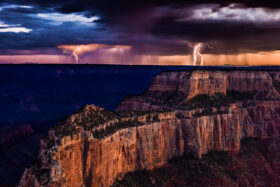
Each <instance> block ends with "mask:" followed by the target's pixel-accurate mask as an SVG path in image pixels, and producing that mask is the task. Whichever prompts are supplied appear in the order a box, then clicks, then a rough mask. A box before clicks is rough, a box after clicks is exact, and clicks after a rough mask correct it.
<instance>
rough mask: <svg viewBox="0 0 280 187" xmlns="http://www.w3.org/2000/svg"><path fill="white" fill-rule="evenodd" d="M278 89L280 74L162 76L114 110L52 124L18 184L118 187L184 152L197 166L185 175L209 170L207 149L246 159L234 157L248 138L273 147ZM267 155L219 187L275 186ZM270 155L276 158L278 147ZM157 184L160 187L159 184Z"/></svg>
mask: <svg viewBox="0 0 280 187" xmlns="http://www.w3.org/2000/svg"><path fill="white" fill-rule="evenodd" d="M279 85H280V73H279V72H276V71H246V70H229V71H218V70H194V71H170V72H162V73H160V74H159V75H158V76H156V77H155V78H154V79H153V80H152V82H151V84H150V87H149V89H148V90H147V91H146V92H144V93H142V94H139V95H137V96H129V97H127V98H125V99H124V101H123V102H122V103H121V104H120V105H119V106H118V107H117V109H116V111H106V110H104V109H102V108H99V107H97V106H94V105H88V106H86V107H84V108H82V109H81V110H79V111H77V112H76V113H74V114H73V115H71V116H70V117H68V118H66V119H64V120H61V121H60V122H58V124H57V125H56V126H54V127H53V128H51V129H50V130H49V134H48V137H46V138H45V139H43V140H42V141H41V150H40V154H39V156H38V160H37V162H36V163H34V165H33V166H32V167H30V168H28V169H26V170H25V172H24V174H23V176H22V178H21V181H20V184H19V186H20V187H27V186H28V187H30V186H52V187H53V186H111V185H121V184H122V183H121V182H120V181H122V180H126V179H127V175H128V174H129V173H131V172H135V171H138V170H151V171H155V172H157V168H159V167H160V168H164V167H167V166H168V164H172V163H170V162H169V160H172V159H175V158H179V157H184V156H186V155H191V156H193V157H194V158H195V161H194V162H197V164H196V165H195V163H194V162H191V165H190V168H185V171H186V172H187V171H188V172H190V171H192V169H195V168H196V169H201V167H202V165H203V163H205V164H208V165H209V164H210V166H211V163H210V162H208V161H209V159H208V160H207V159H206V160H205V156H204V155H206V158H207V155H208V156H209V153H210V152H212V151H219V152H221V151H225V152H227V155H224V156H223V155H222V156H221V158H220V159H221V160H222V159H225V160H227V159H229V157H231V156H230V155H232V158H234V159H235V160H236V161H240V162H245V161H246V159H244V158H242V157H239V156H240V155H241V156H242V155H244V154H245V155H248V154H249V153H248V150H247V149H244V146H248V145H247V144H248V142H247V144H246V142H245V143H244V140H247V139H248V138H249V139H252V138H256V139H257V140H266V141H267V142H266V143H262V141H260V144H261V145H269V146H276V147H277V145H276V144H275V141H276V140H277V138H278V137H279V135H280V125H279V120H280V93H279V91H280V86H279ZM274 140H275V141H274ZM277 141H278V140H277ZM277 141H276V142H277ZM241 142H243V143H241ZM249 143H250V141H249ZM242 146H243V147H242ZM256 150H257V151H259V149H257V148H256ZM269 150H270V152H268V153H267V155H268V157H267V158H265V160H262V158H263V157H262V155H258V157H256V160H255V162H254V160H252V158H248V159H247V160H249V161H251V162H250V163H247V164H248V165H246V167H247V168H249V169H248V171H247V173H248V175H246V176H245V177H244V178H243V179H240V176H239V175H238V174H236V175H237V176H236V177H234V176H231V175H230V174H229V175H227V177H230V180H229V179H228V180H225V182H224V183H217V184H224V185H231V186H236V185H244V184H248V185H250V184H253V185H255V186H262V185H264V186H265V185H269V184H274V183H275V184H276V182H277V181H278V182H279V181H280V179H279V176H277V175H273V173H274V172H278V171H279V167H278V166H279V163H280V162H279V159H278V157H275V156H269V155H270V154H272V152H271V151H272V149H269ZM240 151H241V152H240ZM274 151H275V152H274V153H273V154H275V155H279V147H277V149H274ZM235 155H237V156H235ZM238 155H239V156H238ZM210 156H211V155H210ZM214 158H215V157H214ZM212 161H213V160H212ZM214 162H217V163H219V162H220V160H215V159H214ZM256 162H258V166H260V167H264V166H267V170H256V169H250V168H252V167H254V164H255V163H256ZM199 164H200V165H199ZM269 164H271V165H269ZM208 165H207V166H208ZM268 165H269V166H268ZM175 166H176V165H175ZM175 166H174V167H175ZM221 167H222V168H223V169H227V168H226V167H228V169H232V168H231V167H233V166H230V165H226V164H225V165H223V166H221ZM246 167H245V168H246ZM175 169H176V168H175ZM213 171H215V172H216V173H214V174H213V177H212V178H211V177H210V179H209V178H201V181H200V183H199V180H198V181H196V183H194V184H206V183H203V182H205V181H204V180H206V179H208V180H213V179H215V177H217V176H219V175H218V174H219V173H217V171H216V170H213ZM263 171H269V172H270V173H268V174H267V175H269V176H270V179H269V178H261V179H258V180H257V179H256V176H258V175H262V172H263ZM231 173H234V172H231ZM198 175H199V174H198ZM178 176H179V175H178ZM250 176H251V177H250ZM128 177H129V176H128ZM180 177H181V179H180V180H183V181H184V180H186V181H187V180H191V179H188V178H184V177H183V176H180ZM182 177H183V178H182ZM219 177H220V178H219V180H223V179H225V178H223V177H222V176H219ZM268 179H269V180H268ZM178 180H179V179H178ZM228 181H231V183H227V182H228ZM177 182H178V181H177ZM156 184H158V185H159V186H160V184H159V183H157V181H155V182H154V185H155V186H156ZM177 185H180V183H177ZM170 186H172V185H170ZM174 186H176V184H175V183H174Z"/></svg>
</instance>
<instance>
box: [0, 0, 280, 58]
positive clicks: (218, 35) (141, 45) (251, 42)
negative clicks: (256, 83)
mask: <svg viewBox="0 0 280 187" xmlns="http://www.w3.org/2000/svg"><path fill="white" fill-rule="evenodd" d="M0 2H1V1H0ZM232 3H235V4H234V5H233V4H232ZM236 3H242V4H236ZM9 5H20V6H22V7H20V6H18V7H16V6H15V7H11V6H10V8H3V7H5V6H9ZM23 6H30V7H32V8H27V7H23ZM1 7H2V8H3V9H2V11H1V12H0V21H1V22H3V24H6V25H8V26H9V28H15V27H20V28H21V30H22V31H24V30H23V28H26V29H30V30H32V31H30V32H19V33H15V32H2V33H0V49H1V53H2V54H5V53H11V51H13V50H26V49H38V48H39V49H40V48H41V49H42V50H45V49H48V48H52V49H55V48H56V46H57V45H59V44H87V43H105V44H126V45H132V46H133V50H134V52H136V53H140V54H164V55H169V54H185V53H190V52H191V48H192V46H191V44H190V43H195V42H205V43H209V44H210V45H212V46H214V49H215V50H213V49H210V48H209V49H206V50H207V52H209V53H238V52H240V51H241V52H247V51H269V50H279V49H280V48H279V46H278V43H279V42H280V39H278V38H279V37H278V36H279V34H280V28H279V27H278V25H279V23H280V13H279V11H280V2H271V1H256V0H254V1H253V0H250V1H248V0H247V1H241V0H239V1H222V0H218V1H213V0H198V1H195V3H194V1H186V0H175V1H171V0H151V1H148V0H135V1H131V0H114V1H111V0H96V1H92V0H79V1H78V0H62V1H58V0H40V1H37V0H36V1H35V0H18V1H5V2H3V1H2V3H1ZM228 12H229V13H228ZM40 15H41V16H40ZM74 15H79V16H80V17H78V18H75V19H77V21H67V19H72V20H73V19H74V18H73V17H72V18H71V16H74ZM69 16H70V17H69ZM94 16H96V17H98V20H95V21H93V22H87V20H86V18H92V17H94ZM55 19H57V20H56V21H55ZM1 22H0V23H1ZM0 26H1V25H0ZM0 31H1V27H0ZM15 41H16V42H15ZM50 51H52V50H50ZM53 51H55V50H53Z"/></svg>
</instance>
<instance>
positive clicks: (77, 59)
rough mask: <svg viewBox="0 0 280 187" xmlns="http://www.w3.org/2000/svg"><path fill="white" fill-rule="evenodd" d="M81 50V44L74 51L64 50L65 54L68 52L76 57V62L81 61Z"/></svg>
mask: <svg viewBox="0 0 280 187" xmlns="http://www.w3.org/2000/svg"><path fill="white" fill-rule="evenodd" d="M79 51H81V46H77V47H76V48H75V49H74V50H73V52H69V51H67V50H63V54H68V55H70V56H71V57H74V59H75V61H76V64H78V63H79V55H78V54H79Z"/></svg>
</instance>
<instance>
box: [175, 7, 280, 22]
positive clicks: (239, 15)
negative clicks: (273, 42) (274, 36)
mask: <svg viewBox="0 0 280 187" xmlns="http://www.w3.org/2000/svg"><path fill="white" fill-rule="evenodd" d="M191 11H192V13H191V16H187V17H185V18H181V19H179V21H239V22H252V23H267V22H269V23H270V22H280V9H275V10H272V9H268V8H246V7H242V6H241V5H238V4H231V5H229V6H226V7H220V5H216V4H210V5H201V6H196V7H193V8H191Z"/></svg>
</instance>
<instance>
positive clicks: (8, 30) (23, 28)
mask: <svg viewBox="0 0 280 187" xmlns="http://www.w3.org/2000/svg"><path fill="white" fill-rule="evenodd" d="M31 31H32V29H27V28H25V27H8V28H0V32H14V33H19V32H24V33H29V32H31Z"/></svg>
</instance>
